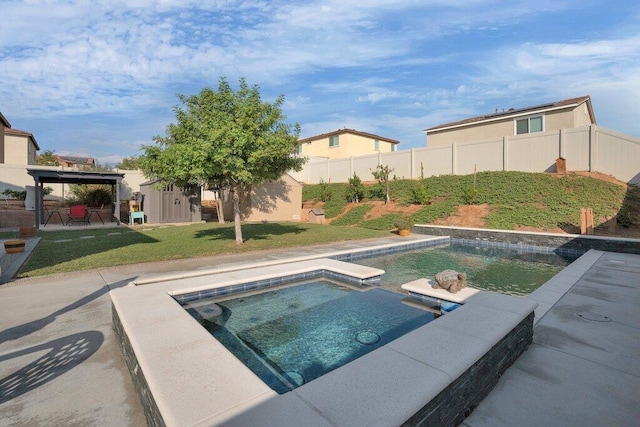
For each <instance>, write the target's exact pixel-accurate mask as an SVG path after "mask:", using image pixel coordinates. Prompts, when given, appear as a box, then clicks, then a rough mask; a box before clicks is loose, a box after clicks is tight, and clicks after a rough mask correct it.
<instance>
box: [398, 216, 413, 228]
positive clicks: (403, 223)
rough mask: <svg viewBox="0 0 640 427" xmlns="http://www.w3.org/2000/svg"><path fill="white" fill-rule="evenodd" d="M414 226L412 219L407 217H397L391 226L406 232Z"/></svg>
mask: <svg viewBox="0 0 640 427" xmlns="http://www.w3.org/2000/svg"><path fill="white" fill-rule="evenodd" d="M414 224H415V222H414V221H413V218H411V217H410V216H409V215H402V216H399V217H397V218H396V219H395V221H393V225H394V226H395V227H396V228H397V229H398V230H408V229H410V228H411V227H413V225H414Z"/></svg>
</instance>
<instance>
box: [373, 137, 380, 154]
mask: <svg viewBox="0 0 640 427" xmlns="http://www.w3.org/2000/svg"><path fill="white" fill-rule="evenodd" d="M373 149H374V150H376V151H380V141H379V140H377V139H374V140H373Z"/></svg>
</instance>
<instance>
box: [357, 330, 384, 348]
mask: <svg viewBox="0 0 640 427" xmlns="http://www.w3.org/2000/svg"><path fill="white" fill-rule="evenodd" d="M356 341H358V342H359V343H360V344H364V345H374V344H376V343H377V342H378V341H380V335H378V334H377V333H375V332H372V331H361V332H358V333H357V334H356Z"/></svg>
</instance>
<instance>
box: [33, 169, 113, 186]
mask: <svg viewBox="0 0 640 427" xmlns="http://www.w3.org/2000/svg"><path fill="white" fill-rule="evenodd" d="M27 173H28V174H29V175H31V176H32V177H33V179H34V180H35V181H36V182H42V183H56V182H57V183H64V184H112V185H113V184H117V183H119V182H120V181H122V179H123V178H124V174H123V173H118V172H97V171H75V170H73V171H72V170H60V169H41V168H27Z"/></svg>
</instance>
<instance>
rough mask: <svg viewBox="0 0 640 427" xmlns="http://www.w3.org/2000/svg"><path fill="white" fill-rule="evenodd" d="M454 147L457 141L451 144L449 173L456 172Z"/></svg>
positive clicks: (453, 173)
mask: <svg viewBox="0 0 640 427" xmlns="http://www.w3.org/2000/svg"><path fill="white" fill-rule="evenodd" d="M456 147H457V143H455V142H454V143H452V144H451V175H455V174H456V151H457V150H456Z"/></svg>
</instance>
